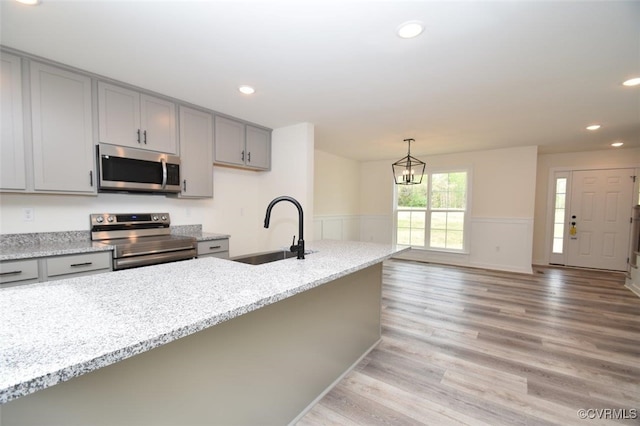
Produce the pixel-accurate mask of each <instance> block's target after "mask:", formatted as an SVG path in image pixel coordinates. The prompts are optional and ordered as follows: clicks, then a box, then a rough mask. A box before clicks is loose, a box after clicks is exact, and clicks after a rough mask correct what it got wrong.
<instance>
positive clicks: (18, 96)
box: [0, 53, 26, 190]
mask: <svg viewBox="0 0 640 426" xmlns="http://www.w3.org/2000/svg"><path fill="white" fill-rule="evenodd" d="M0 62H1V64H2V68H0V78H1V83H0V99H1V102H2V103H1V104H0V113H1V115H2V122H1V123H0V124H1V125H2V128H1V129H0V130H1V132H2V133H1V134H0V144H1V145H0V188H2V189H14V190H20V189H22V190H24V189H26V171H25V162H24V137H23V127H22V126H23V120H22V76H21V70H22V67H21V66H20V58H19V57H17V56H14V55H9V54H6V53H2V55H1V56H0Z"/></svg>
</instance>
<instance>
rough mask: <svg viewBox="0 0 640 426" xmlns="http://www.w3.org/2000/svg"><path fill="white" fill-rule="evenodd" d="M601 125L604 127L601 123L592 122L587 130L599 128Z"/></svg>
mask: <svg viewBox="0 0 640 426" xmlns="http://www.w3.org/2000/svg"><path fill="white" fill-rule="evenodd" d="M600 127H602V126H601V125H599V124H592V125H590V126H587V130H598V129H599V128H600Z"/></svg>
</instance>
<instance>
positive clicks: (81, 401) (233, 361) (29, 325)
mask: <svg viewBox="0 0 640 426" xmlns="http://www.w3.org/2000/svg"><path fill="white" fill-rule="evenodd" d="M308 248H309V249H310V250H312V251H313V253H312V254H309V255H308V256H307V257H306V259H305V260H297V259H293V258H292V259H287V260H281V261H277V262H273V263H268V264H264V265H258V266H251V265H246V264H242V263H238V262H233V261H229V260H224V259H217V258H202V259H194V260H187V261H182V262H175V263H168V264H162V265H155V266H149V267H144V268H137V269H131V270H123V271H116V272H110V273H106V274H99V275H92V276H87V277H78V278H72V279H67V280H61V281H55V282H45V283H40V284H32V285H27V286H22V287H11V288H6V289H2V290H0V323H1V324H2V328H1V329H0V362H1V364H0V402H2V403H4V405H2V406H0V420H1V421H0V423H1V424H2V425H3V426H10V425H13V424H49V425H54V424H65V425H73V424H92V425H102V424H105V425H107V424H109V425H113V424H137V425H143V424H149V425H151V424H153V425H162V424H166V425H174V424H183V425H190V424H286V423H289V422H292V421H294V420H295V419H296V418H297V416H298V415H299V414H300V413H301V412H303V411H304V410H305V408H306V407H308V406H309V405H310V404H312V403H313V402H314V401H315V400H316V398H318V397H319V396H320V395H321V394H322V393H323V392H324V391H325V390H327V389H328V388H330V387H331V386H332V384H333V383H335V382H336V381H337V380H338V379H339V378H340V377H341V375H342V374H343V373H344V372H346V371H347V370H348V369H349V368H350V367H351V366H353V365H355V363H357V362H358V360H359V359H360V358H361V357H362V356H364V355H365V354H366V353H367V352H368V351H369V350H370V349H371V348H373V347H374V346H375V345H376V344H377V342H378V341H379V339H380V308H381V306H380V304H381V285H382V261H383V260H385V259H387V258H389V257H391V256H392V255H393V254H394V253H397V252H398V251H399V249H397V248H396V247H395V246H391V245H383V244H373V243H360V242H346V241H317V242H312V243H309V244H308Z"/></svg>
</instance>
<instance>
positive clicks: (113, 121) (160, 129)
mask: <svg viewBox="0 0 640 426" xmlns="http://www.w3.org/2000/svg"><path fill="white" fill-rule="evenodd" d="M98 127H99V135H100V142H103V143H108V144H113V145H123V146H129V147H133V148H139V149H147V150H151V151H158V152H165V153H169V154H176V153H177V152H178V151H177V147H178V146H177V132H176V108H175V104H174V103H173V102H170V101H167V100H164V99H160V98H157V97H154V96H149V95H146V94H143V93H140V92H136V91H135V90H130V89H126V88H124V87H120V86H115V85H112V84H108V83H104V82H98Z"/></svg>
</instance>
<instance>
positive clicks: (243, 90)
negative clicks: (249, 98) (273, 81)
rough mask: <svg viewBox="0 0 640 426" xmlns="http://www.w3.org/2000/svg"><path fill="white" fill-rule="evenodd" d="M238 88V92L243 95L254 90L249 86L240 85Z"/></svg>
mask: <svg viewBox="0 0 640 426" xmlns="http://www.w3.org/2000/svg"><path fill="white" fill-rule="evenodd" d="M238 90H239V91H240V93H244V94H245V95H251V94H253V93H255V92H256V89H254V88H253V87H251V86H240V87H238Z"/></svg>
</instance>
